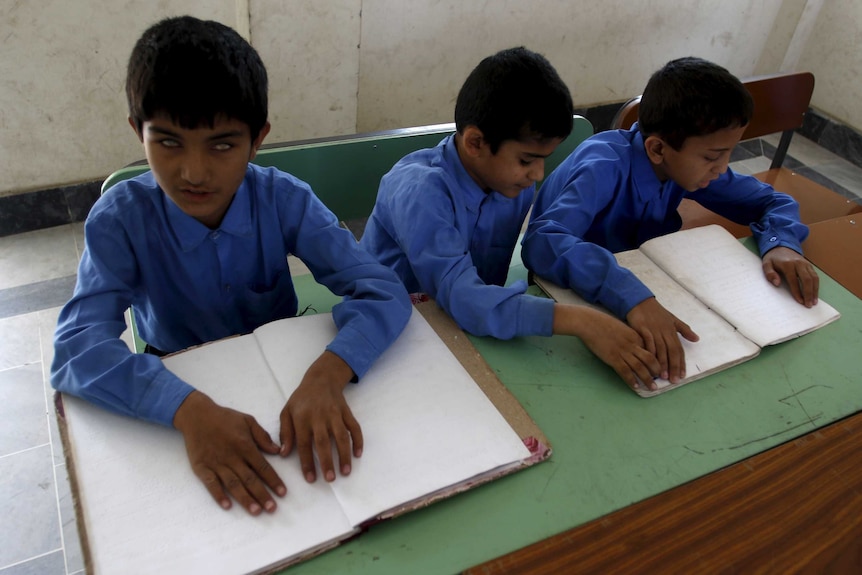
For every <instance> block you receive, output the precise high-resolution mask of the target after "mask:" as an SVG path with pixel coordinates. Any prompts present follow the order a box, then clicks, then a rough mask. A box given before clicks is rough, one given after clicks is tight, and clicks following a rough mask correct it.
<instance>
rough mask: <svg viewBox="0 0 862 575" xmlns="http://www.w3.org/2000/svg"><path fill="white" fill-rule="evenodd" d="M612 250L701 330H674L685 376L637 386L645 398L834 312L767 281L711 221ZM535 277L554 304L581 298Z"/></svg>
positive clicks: (748, 254)
mask: <svg viewBox="0 0 862 575" xmlns="http://www.w3.org/2000/svg"><path fill="white" fill-rule="evenodd" d="M615 257H616V259H617V262H619V264H620V265H621V266H622V267H624V268H627V269H628V270H630V271H631V272H632V273H634V274H635V275H636V276H637V277H638V279H640V280H641V281H642V282H643V283H644V285H646V286H647V287H648V288H649V289H650V290H651V291H652V292H653V294H654V295H655V296H656V299H657V300H658V302H659V303H660V304H661V305H662V306H664V307H665V308H666V309H667V310H668V311H670V312H671V313H672V314H674V315H675V316H677V317H678V318H679V319H681V320H682V321H684V322H686V323H687V324H688V325H689V326H690V327H691V329H693V330H694V332H695V333H696V334H698V335H699V336H700V341H698V342H696V343H692V342H689V341H687V340H685V339H684V338H682V337H680V340H681V341H682V345H683V348H684V349H685V372H686V378H685V379H683V380H682V381H680V382H679V383H677V384H673V385H672V384H671V383H670V382H669V381H667V380H664V379H657V380H656V383H657V384H658V389H657V390H655V391H651V390H649V389H646V388H645V387H642V388H641V389H640V390H638V394H639V395H641V396H644V397H649V396H652V395H656V394H659V393H662V392H665V391H668V390H670V389H674V388H676V387H679V386H680V385H683V384H686V383H689V382H691V381H695V380H697V379H700V378H702V377H706V376H707V375H710V374H712V373H715V372H717V371H720V370H723V369H726V368H728V367H731V366H734V365H737V364H739V363H742V362H743V361H746V360H748V359H751V358H752V357H754V356H756V355H757V354H758V353H760V348H762V347H764V346H767V345H773V344H776V343H781V342H783V341H786V340H788V339H792V338H794V337H798V336H800V335H804V334H806V333H808V332H810V331H813V330H815V329H817V328H819V327H822V326H824V325H826V324H828V323H830V322H832V321H835V320H836V319H838V318H839V317H840V314H839V313H838V312H837V311H836V310H835V309H834V308H833V307H831V306H830V305H828V304H827V303H825V302H823V301H822V300H821V301H819V302H818V303H817V305H815V306H814V307H812V308H806V307H805V306H803V305H800V304H798V303H796V301H795V300H794V299H793V296H792V295H791V294H790V290H789V289H788V288H787V286H786V285H782V286H781V287H780V288H777V287H775V286H773V285H772V284H770V283H769V282H768V281H767V280H766V277H765V276H764V274H763V269H762V267H761V260H760V258H759V257H757V255H755V254H754V253H752V252H751V251H749V250H748V249H747V248H746V247H745V246H744V245H742V243H740V242H739V240H737V239H736V238H734V237H733V235H731V234H730V233H729V232H728V231H727V230H725V229H724V228H723V227H721V226H718V225H709V226H703V227H698V228H692V229H688V230H682V231H679V232H675V233H672V234H668V235H665V236H660V237H657V238H653V239H651V240H649V241H647V242H644V243H643V244H642V245H641V246H640V248H639V249H637V250H630V251H626V252H620V253H617V254H615ZM536 284H537V285H538V286H539V287H540V288H542V290H544V291H545V293H547V294H548V295H549V296H550V297H552V298H553V299H554V300H556V301H558V302H560V303H569V304H581V305H588V304H586V302H585V301H584V300H583V299H582V298H581V297H580V296H578V295H577V294H576V293H575V292H573V291H572V290H569V289H564V288H562V287H560V286H557V285H554V284H553V283H552V282H549V281H547V280H544V279H542V278H539V277H537V278H536ZM593 307H598V306H593ZM598 309H603V308H600V307H599V308H598ZM604 311H606V310H604Z"/></svg>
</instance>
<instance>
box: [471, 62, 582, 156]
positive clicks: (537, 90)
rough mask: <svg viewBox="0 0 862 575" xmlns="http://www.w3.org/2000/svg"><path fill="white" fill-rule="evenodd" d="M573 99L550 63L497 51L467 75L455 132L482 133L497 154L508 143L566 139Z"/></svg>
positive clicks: (570, 127) (570, 128) (570, 129)
mask: <svg viewBox="0 0 862 575" xmlns="http://www.w3.org/2000/svg"><path fill="white" fill-rule="evenodd" d="M573 113H574V106H573V105H572V96H571V94H569V89H568V88H567V87H566V84H565V83H564V82H563V81H562V80H561V79H560V76H559V75H558V74H557V71H556V70H554V67H553V66H551V63H550V62H548V60H547V59H546V58H545V57H544V56H542V55H541V54H537V53H535V52H531V51H530V50H527V49H526V48H524V47H520V48H510V49H508V50H502V51H500V52H497V53H496V54H494V55H493V56H488V57H487V58H485V59H484V60H482V61H481V62H480V63H479V65H478V66H476V68H475V69H474V70H473V71H472V72H470V75H469V76H467V80H465V81H464V85H463V86H462V87H461V91H460V92H458V100H457V102H456V103H455V127H456V129H457V130H458V131H459V132H461V131H462V130H463V129H464V128H466V127H467V126H469V125H473V126H476V127H477V128H479V129H480V130H481V131H482V134H483V136H484V137H485V140H487V142H488V143H489V144H490V146H491V152H492V153H494V154H496V153H497V150H498V149H499V148H500V144H502V143H503V141H504V140H522V139H524V138H528V137H531V136H532V137H540V138H565V137H566V136H568V135H569V133H571V131H572V114H573Z"/></svg>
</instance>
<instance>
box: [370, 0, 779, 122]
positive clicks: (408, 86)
mask: <svg viewBox="0 0 862 575" xmlns="http://www.w3.org/2000/svg"><path fill="white" fill-rule="evenodd" d="M780 7H781V1H780V0H686V1H684V2H679V1H676V0H654V1H652V2H640V1H639V2H632V1H631V0H602V1H589V2H584V1H580V2H579V1H569V2H561V1H559V0H532V1H530V2H524V1H523V0H496V1H494V2H475V1H472V2H471V1H464V0H438V1H436V2H404V1H403V0H364V2H363V6H362V8H363V18H362V20H363V21H362V50H361V52H360V70H361V74H360V77H359V113H358V122H357V124H358V126H357V127H358V129H359V131H368V130H377V129H385V128H396V127H400V126H404V125H417V124H423V123H434V122H450V121H452V113H453V108H454V101H455V97H456V96H457V92H458V89H459V88H460V85H461V82H462V81H463V79H464V78H465V77H466V75H467V74H468V73H469V71H470V70H471V69H472V68H473V67H474V66H475V65H476V64H477V63H478V62H479V60H481V59H482V58H483V57H484V56H487V55H488V54H491V53H493V52H495V51H497V50H500V49H502V48H508V47H511V46H517V45H525V46H526V47H528V48H530V49H532V50H535V51H538V52H541V53H543V54H544V55H545V56H546V57H547V58H548V59H549V60H550V61H551V63H552V64H553V65H554V66H555V67H556V68H557V70H558V71H559V72H560V76H561V77H562V78H563V80H564V81H566V83H567V84H568V85H569V88H570V90H571V91H572V95H573V99H574V101H575V103H576V105H588V104H596V103H604V102H609V101H620V100H625V99H626V98H629V97H631V96H633V95H636V94H639V93H640V92H641V90H642V89H643V87H644V85H645V84H646V81H647V79H648V78H649V75H650V73H652V72H653V71H654V70H655V69H657V68H659V67H661V66H662V65H663V64H664V63H665V62H667V61H668V60H671V59H673V58H676V57H680V56H688V55H697V56H700V57H704V58H708V59H711V60H714V61H716V62H718V63H720V64H722V65H724V66H726V67H728V68H729V69H730V70H731V71H733V72H734V73H736V74H739V75H750V74H751V73H752V71H753V69H754V65H755V64H756V63H757V61H758V59H759V57H760V53H761V51H762V50H763V46H764V44H765V42H766V39H767V36H768V35H769V32H770V30H771V28H772V22H773V20H774V19H775V16H776V13H777V11H778V9H779V8H780Z"/></svg>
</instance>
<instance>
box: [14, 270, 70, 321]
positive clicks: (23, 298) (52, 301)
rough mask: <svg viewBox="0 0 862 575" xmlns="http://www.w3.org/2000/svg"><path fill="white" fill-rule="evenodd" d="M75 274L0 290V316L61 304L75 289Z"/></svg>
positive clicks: (29, 311)
mask: <svg viewBox="0 0 862 575" xmlns="http://www.w3.org/2000/svg"><path fill="white" fill-rule="evenodd" d="M76 281H77V278H76V277H75V276H66V277H62V278H56V279H50V280H44V281H40V282H35V283H31V284H27V285H25V286H18V287H11V288H6V289H2V290H0V318H4V317H11V316H13V315H20V314H24V313H31V312H34V311H39V310H42V309H45V308H49V307H54V306H58V305H63V304H64V303H66V302H67V301H69V298H71V297H72V293H73V292H74V291H75V282H76Z"/></svg>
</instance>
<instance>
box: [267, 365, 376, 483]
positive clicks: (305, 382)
mask: <svg viewBox="0 0 862 575" xmlns="http://www.w3.org/2000/svg"><path fill="white" fill-rule="evenodd" d="M352 378H353V370H352V369H351V368H350V366H349V365H347V364H346V363H345V362H344V360H342V359H341V358H340V357H338V356H337V355H335V354H334V353H332V352H329V351H325V352H323V354H322V355H321V356H320V357H319V358H317V360H316V361H315V362H314V363H313V364H312V365H311V367H309V368H308V371H307V372H305V376H304V377H303V378H302V382H301V383H300V384H299V387H297V388H296V391H294V392H293V394H292V395H291V396H290V398H289V399H288V400H287V404H286V405H285V406H284V409H282V410H281V443H282V447H281V454H282V455H283V456H286V455H288V454H289V453H290V452H291V450H292V449H293V446H294V443H295V444H296V449H297V451H298V452H299V462H300V465H301V466H302V474H303V475H304V476H305V479H306V480H307V481H308V482H309V483H313V482H314V480H315V479H316V478H317V475H316V473H315V466H314V453H313V451H316V452H317V458H318V460H319V461H320V471H321V473H323V478H324V479H326V481H334V480H335V469H334V466H333V463H332V442H333V441H334V442H335V449H336V451H337V452H338V467H339V469H340V470H341V474H342V475H349V474H350V456H351V451H352V452H353V456H354V457H360V456H361V455H362V429H361V428H360V427H359V423H358V422H357V421H356V418H355V417H353V413H352V412H351V411H350V407H349V406H348V405H347V400H345V399H344V393H343V392H344V387H345V386H346V385H347V384H348V383H349V382H350V380H351V379H352ZM351 444H352V450H351ZM312 448H313V450H312Z"/></svg>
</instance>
